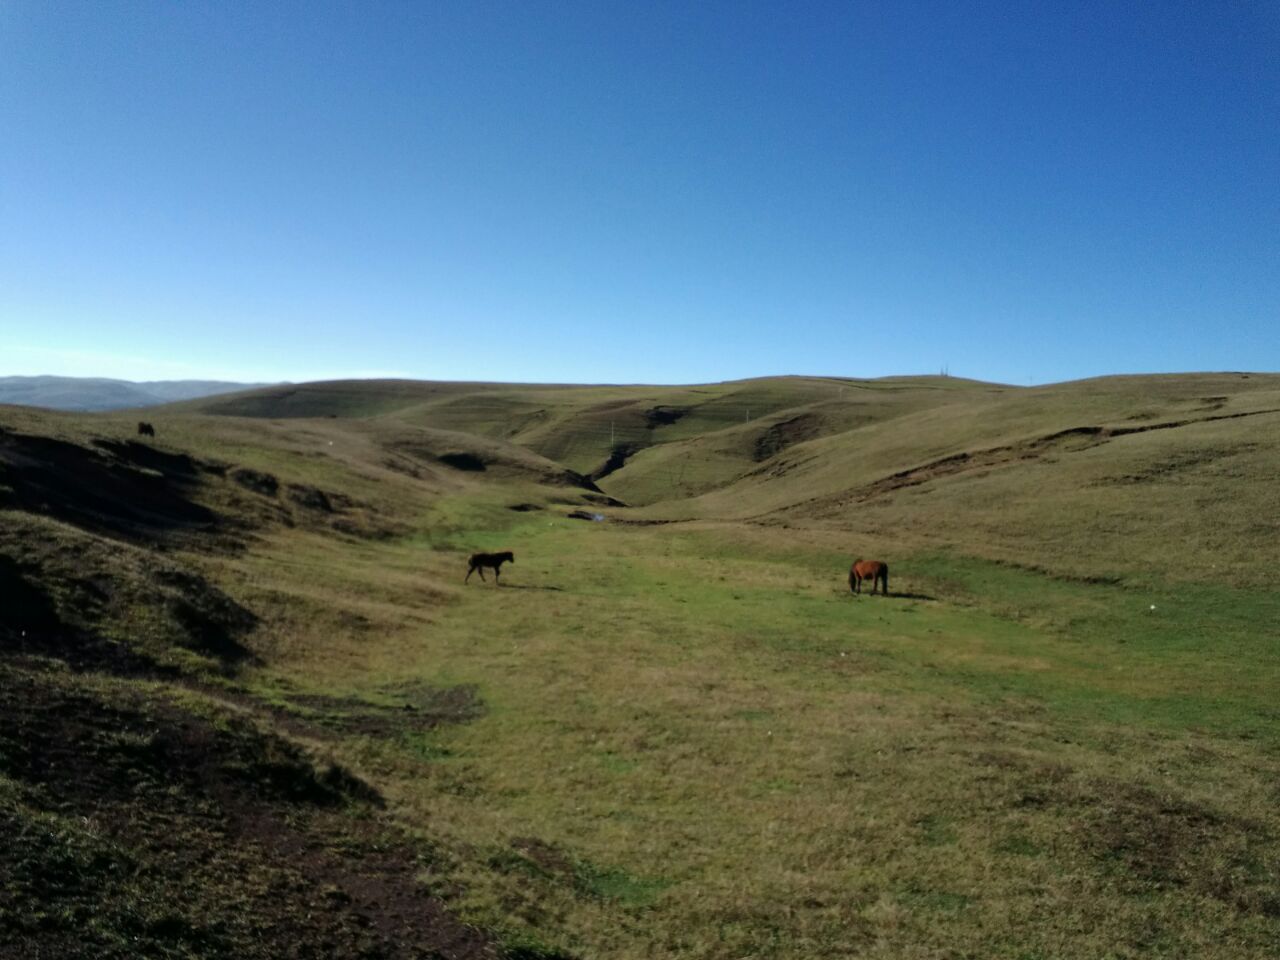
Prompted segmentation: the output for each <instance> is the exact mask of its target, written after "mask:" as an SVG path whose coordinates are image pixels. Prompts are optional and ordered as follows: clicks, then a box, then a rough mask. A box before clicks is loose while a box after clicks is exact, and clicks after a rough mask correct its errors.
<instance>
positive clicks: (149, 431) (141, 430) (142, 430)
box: [138, 420, 156, 437]
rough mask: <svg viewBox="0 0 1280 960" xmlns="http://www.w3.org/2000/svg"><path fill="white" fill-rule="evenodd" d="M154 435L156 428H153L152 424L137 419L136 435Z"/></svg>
mask: <svg viewBox="0 0 1280 960" xmlns="http://www.w3.org/2000/svg"><path fill="white" fill-rule="evenodd" d="M155 435H156V428H155V427H153V426H152V425H151V424H149V423H143V422H142V421H141V420H139V421H138V436H140V437H154V436H155Z"/></svg>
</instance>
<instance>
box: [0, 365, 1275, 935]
mask: <svg viewBox="0 0 1280 960" xmlns="http://www.w3.org/2000/svg"><path fill="white" fill-rule="evenodd" d="M1277 411H1280V377H1273V376H1262V375H1253V376H1249V377H1245V376H1243V375H1240V374H1234V375H1226V374H1222V375H1196V376H1179V377H1133V378H1109V379H1106V380H1101V381H1090V382H1081V383H1072V384H1061V385H1055V386H1048V387H1039V388H1034V389H1030V388H1012V387H1001V386H998V385H991V384H981V383H974V382H970V381H961V380H954V379H950V378H901V379H892V380H883V381H854V380H847V381H846V380H834V379H818V378H777V379H771V380H763V381H745V382H738V383H725V384H713V385H703V386H695V387H611V386H601V387H581V388H577V387H563V386H504V385H494V384H416V383H406V382H377V383H340V384H314V385H303V386H300V387H290V388H271V389H268V390H264V391H259V392H256V393H252V394H244V395H239V396H235V397H225V398H215V399H212V400H202V401H196V402H191V403H184V404H175V405H173V406H170V407H168V408H165V409H163V410H160V411H156V412H155V414H154V416H152V417H150V419H151V420H152V422H154V423H155V424H156V427H157V434H158V435H157V437H156V438H155V440H154V441H148V442H147V443H145V444H141V443H137V442H135V438H134V437H133V436H131V434H130V431H131V428H132V427H133V424H132V423H131V422H129V421H128V420H126V418H123V417H112V416H111V415H93V416H83V415H82V416H68V415H54V414H46V413H36V412H33V411H28V410H23V409H19V408H0V518H2V519H3V525H2V526H0V585H2V586H4V588H5V595H6V597H14V598H17V599H16V600H11V601H10V607H9V609H10V611H16V612H11V613H10V615H9V616H8V617H7V618H6V620H5V621H4V624H5V625H4V628H3V633H2V634H0V641H3V644H4V645H3V648H2V649H3V655H2V656H0V695H2V696H4V698H5V701H6V709H7V710H8V711H10V712H11V715H13V716H15V717H17V718H18V719H17V724H16V725H15V726H12V727H10V728H9V729H10V730H11V731H12V730H22V731H26V732H25V733H24V734H22V735H17V734H12V733H11V734H5V735H3V736H0V817H2V818H3V819H5V826H6V828H8V829H10V831H11V832H12V835H15V836H20V837H22V838H23V840H22V842H21V843H19V844H17V845H15V846H10V847H9V848H7V849H6V852H5V853H4V854H2V855H0V878H3V880H4V881H5V882H3V883H0V890H3V891H5V892H4V893H2V894H0V955H4V953H5V950H9V951H10V952H13V951H14V950H18V951H19V954H21V955H24V956H27V955H31V956H38V955H42V954H41V953H39V952H33V951H36V950H43V951H44V954H45V955H49V956H53V955H58V956H86V957H87V956H108V955H113V954H112V953H111V951H113V950H114V951H117V953H119V955H121V956H123V955H124V951H125V950H126V946H125V945H126V944H127V943H129V938H130V937H143V938H144V942H145V944H147V945H148V949H150V950H151V951H152V952H153V953H155V954H156V955H166V956H170V955H171V956H190V955H198V956H202V957H204V956H253V955H261V956H274V955H281V953H280V952H281V950H282V949H284V947H283V945H284V944H285V942H286V941H285V939H284V932H283V931H285V930H288V929H291V924H292V923H294V922H295V921H296V919H297V918H298V917H302V916H304V915H306V914H308V913H315V914H316V915H320V914H323V915H324V916H326V917H329V918H330V919H329V920H327V921H326V923H325V925H324V926H323V927H322V928H320V929H309V932H308V933H307V936H308V937H312V938H313V939H309V940H307V941H306V942H307V944H310V946H309V947H308V949H311V950H312V951H313V953H314V955H319V956H329V955H332V956H338V955H341V956H370V957H374V956H417V955H420V954H421V955H427V954H428V953H429V952H430V951H431V950H440V951H443V952H445V953H447V954H448V951H449V950H454V951H455V953H452V954H448V955H461V956H467V955H474V956H485V955H490V956H491V955H500V954H505V955H508V956H513V957H515V956H520V957H536V956H543V957H549V956H557V955H572V956H582V957H594V956H609V957H642V956H643V957H650V956H683V957H706V958H730V957H742V956H752V957H787V958H791V957H795V958H800V957H804V958H813V957H844V956H851V955H866V956H885V957H961V956H974V957H1020V958H1031V957H1054V958H1065V957H1080V958H1094V957H1099V956H1112V957H1150V956H1168V957H1181V956H1191V955H1213V956H1220V957H1250V958H1255V957H1256V958H1263V957H1271V956H1274V945H1275V943H1276V942H1277V941H1278V940H1280V816H1278V815H1277V814H1276V812H1275V811H1276V804H1275V800H1276V795H1275V783H1276V782H1278V780H1280V723H1277V721H1280V713H1278V712H1277V710H1276V706H1275V704H1276V703H1277V702H1280V681H1278V680H1277V677H1280V634H1278V633H1277V630H1276V626H1275V625H1276V624H1277V623H1278V622H1280V601H1278V599H1277V598H1278V597H1280V591H1277V590H1276V579H1275V573H1274V560H1275V547H1274V544H1275V542H1276V534H1277V532H1280V531H1277V529H1276V526H1277V522H1278V519H1277V518H1280V509H1277V508H1280V499H1278V495H1277V493H1276V492H1275V484H1274V481H1273V478H1274V475H1275V473H1276V468H1277V466H1280V432H1278V431H1277V426H1278V425H1280V413H1278V412H1277ZM619 502H624V503H626V504H628V505H627V506H619V505H618V503H619ZM575 514H577V515H579V516H580V517H586V518H588V519H580V518H577V517H575V516H574V515H575ZM592 517H603V518H604V521H603V522H592V520H591V519H590V518H592ZM495 549H511V550H513V551H514V553H515V556H516V561H515V563H514V565H513V566H510V567H506V568H504V570H503V586H502V587H495V585H494V584H493V582H492V580H490V581H489V582H487V583H483V584H481V583H477V582H476V580H475V578H474V577H473V578H472V581H471V583H469V584H467V585H465V586H464V585H463V583H462V578H463V574H464V573H465V570H466V565H465V557H466V555H467V553H469V552H471V551H474V550H495ZM854 556H865V557H870V556H877V557H880V558H882V559H885V560H887V561H888V562H889V564H890V570H891V574H890V587H891V595H890V596H889V597H874V598H872V597H865V596H864V597H859V598H854V597H852V596H851V595H850V593H849V590H848V587H847V584H845V582H844V576H845V574H846V573H847V569H848V564H849V561H850V560H851V559H852V558H853V557H854ZM64 717H65V718H67V719H66V720H65V721H64V720H62V719H56V718H64ZM46 756H54V757H57V758H58V761H57V762H56V763H48V762H45V761H42V760H40V759H39V758H40V757H46ZM199 758H204V759H199ZM201 798H204V799H201ZM276 825H279V826H276ZM177 837H181V838H182V840H183V844H182V845H181V846H180V847H179V846H176V845H175V844H174V843H173V842H172V838H177ZM265 837H273V838H277V839H273V840H271V841H270V842H266V841H264V839H263V838H265ZM166 838H168V839H166ZM193 862H196V863H200V864H202V866H201V867H200V868H199V869H198V870H195V871H194V872H191V877H192V881H191V882H190V883H189V884H187V886H186V887H185V888H184V889H185V890H186V891H187V892H186V893H184V895H183V896H182V897H180V898H177V899H176V900H172V901H168V900H163V898H157V895H156V891H157V890H158V889H161V887H160V886H159V885H160V884H162V883H166V882H169V880H167V879H166V878H170V877H172V876H177V875H179V874H180V872H181V871H184V870H185V871H188V872H190V864H191V863H193ZM49 864H57V865H59V866H58V867H57V869H54V868H53V867H50V866H49ZM67 877H69V878H71V879H70V880H67V879H65V878H67ZM103 878H110V879H107V880H104V879H103ZM104 884H105V886H103V885H104ZM371 884H372V885H371ZM90 890H94V891H97V890H106V891H107V895H105V896H102V895H96V894H93V895H91V894H89V893H88V892H87V891H90ZM285 890H287V891H291V892H290V893H288V894H287V895H275V894H273V895H272V896H271V897H264V895H263V894H264V891H285ZM10 891H12V892H10ZM268 901H269V902H268ZM322 903H323V904H324V905H325V907H324V908H323V909H322V908H321V907H320V906H319V905H320V904H322ZM362 918H363V919H362ZM480 930H483V931H485V932H484V933H480V932H478V931H480ZM273 931H274V932H273ZM299 949H301V948H299ZM254 950H257V951H258V953H257V954H254V952H253V951H254Z"/></svg>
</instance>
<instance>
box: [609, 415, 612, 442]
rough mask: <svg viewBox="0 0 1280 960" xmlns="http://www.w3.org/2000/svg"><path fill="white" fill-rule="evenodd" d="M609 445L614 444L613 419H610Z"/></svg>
mask: <svg viewBox="0 0 1280 960" xmlns="http://www.w3.org/2000/svg"><path fill="white" fill-rule="evenodd" d="M609 446H611V447H612V446H613V421H612V420H610V421H609Z"/></svg>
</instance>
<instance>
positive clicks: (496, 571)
mask: <svg viewBox="0 0 1280 960" xmlns="http://www.w3.org/2000/svg"><path fill="white" fill-rule="evenodd" d="M501 572H502V564H500V563H496V564H494V566H493V582H494V583H496V584H497V585H498V586H502V581H501V580H499V579H498V574H500V573H501Z"/></svg>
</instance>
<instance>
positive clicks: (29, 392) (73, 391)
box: [0, 377, 267, 410]
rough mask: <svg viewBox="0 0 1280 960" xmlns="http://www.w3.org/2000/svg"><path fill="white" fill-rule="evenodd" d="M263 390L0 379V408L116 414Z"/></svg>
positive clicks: (224, 384)
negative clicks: (99, 411) (220, 395)
mask: <svg viewBox="0 0 1280 960" xmlns="http://www.w3.org/2000/svg"><path fill="white" fill-rule="evenodd" d="M261 386H267V384H261V383H230V382H228V381H225V380H149V381H145V382H141V383H136V382H133V381H130V380H107V379H101V378H96V377H0V404H3V403H13V404H20V405H22V406H27V407H46V408H48V409H51V410H120V409H124V408H127V407H153V406H155V405H156V404H160V403H173V402H175V401H177V400H193V399H195V398H196V397H210V396H214V395H216V394H220V393H234V392H235V391H237V390H251V389H253V388H254V387H261Z"/></svg>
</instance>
